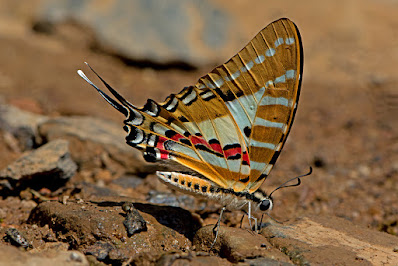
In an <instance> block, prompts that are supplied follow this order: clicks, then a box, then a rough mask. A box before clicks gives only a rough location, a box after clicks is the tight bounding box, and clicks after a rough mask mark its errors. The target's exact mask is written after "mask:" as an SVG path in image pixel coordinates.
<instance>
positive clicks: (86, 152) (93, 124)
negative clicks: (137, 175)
mask: <svg viewBox="0 0 398 266" xmlns="http://www.w3.org/2000/svg"><path fill="white" fill-rule="evenodd" d="M39 133H40V135H41V136H43V138H44V139H46V140H55V139H59V138H62V139H67V140H69V141H70V149H71V153H72V157H73V159H74V160H75V161H76V162H77V163H78V164H79V166H80V169H85V168H90V167H102V166H103V165H105V166H106V168H107V169H109V170H110V171H112V172H116V171H118V170H116V169H120V165H121V166H123V168H127V171H128V172H132V173H134V172H139V171H141V170H139V169H141V168H142V167H144V168H145V167H146V166H147V165H148V164H147V163H146V162H145V161H144V160H143V159H142V155H141V152H140V151H138V150H136V149H133V148H132V147H130V146H128V145H127V144H126V141H125V135H126V133H125V132H124V131H123V129H122V125H121V124H120V125H118V124H116V123H113V122H110V121H107V120H103V119H99V118H93V117H83V116H73V117H58V118H54V119H50V120H48V121H46V122H45V123H43V124H41V125H40V128H39Z"/></svg>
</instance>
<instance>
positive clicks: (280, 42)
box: [275, 38, 283, 47]
mask: <svg viewBox="0 0 398 266" xmlns="http://www.w3.org/2000/svg"><path fill="white" fill-rule="evenodd" d="M281 44H283V38H278V39H277V40H276V41H275V47H278V46H279V45H281Z"/></svg>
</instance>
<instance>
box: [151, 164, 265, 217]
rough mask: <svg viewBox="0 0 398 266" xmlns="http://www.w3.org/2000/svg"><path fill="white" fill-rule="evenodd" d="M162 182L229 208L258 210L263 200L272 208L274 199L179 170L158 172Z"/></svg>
mask: <svg viewBox="0 0 398 266" xmlns="http://www.w3.org/2000/svg"><path fill="white" fill-rule="evenodd" d="M156 174H157V176H158V177H159V178H160V180H161V181H162V182H164V183H165V184H167V185H169V186H171V187H172V188H174V189H175V188H177V189H178V190H180V191H182V192H184V193H188V194H192V195H195V196H202V197H206V198H209V199H212V200H215V201H217V202H218V203H220V204H221V205H222V206H224V207H226V209H228V210H243V211H245V212H248V208H249V206H251V210H252V211H257V210H258V209H259V207H260V205H261V203H262V202H264V201H267V202H270V206H269V208H267V210H270V209H271V208H272V199H271V198H269V197H268V196H267V194H265V193H264V192H263V191H261V190H257V191H256V192H254V193H249V192H248V191H241V192H235V191H234V190H233V189H228V188H222V187H220V186H218V185H217V184H215V183H213V182H212V181H210V180H207V179H205V178H204V177H198V176H194V175H191V174H185V173H179V172H159V171H158V172H156Z"/></svg>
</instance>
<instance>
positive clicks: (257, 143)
mask: <svg viewBox="0 0 398 266" xmlns="http://www.w3.org/2000/svg"><path fill="white" fill-rule="evenodd" d="M250 146H255V147H261V148H267V149H270V150H275V149H276V146H275V144H272V143H267V142H261V141H257V140H255V139H251V140H250ZM250 163H251V162H250Z"/></svg>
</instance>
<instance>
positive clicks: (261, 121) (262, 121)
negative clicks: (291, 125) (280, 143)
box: [254, 117, 285, 129]
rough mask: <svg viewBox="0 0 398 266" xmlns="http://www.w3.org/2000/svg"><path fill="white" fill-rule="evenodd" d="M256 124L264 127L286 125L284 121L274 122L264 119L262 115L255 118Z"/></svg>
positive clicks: (281, 126)
mask: <svg viewBox="0 0 398 266" xmlns="http://www.w3.org/2000/svg"><path fill="white" fill-rule="evenodd" d="M254 125H256V126H263V127H276V128H281V129H282V128H283V127H284V126H285V124H284V123H279V122H272V121H269V120H265V119H262V118H260V117H256V120H254Z"/></svg>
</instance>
